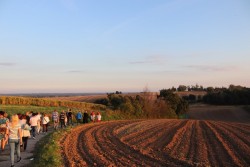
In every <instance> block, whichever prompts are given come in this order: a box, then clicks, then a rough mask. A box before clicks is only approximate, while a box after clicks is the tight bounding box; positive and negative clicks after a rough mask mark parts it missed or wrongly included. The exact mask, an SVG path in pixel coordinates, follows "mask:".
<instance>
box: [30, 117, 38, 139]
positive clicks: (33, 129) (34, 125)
mask: <svg viewBox="0 0 250 167" xmlns="http://www.w3.org/2000/svg"><path fill="white" fill-rule="evenodd" d="M39 119H40V118H39V117H38V116H37V113H33V114H32V117H31V118H30V126H31V132H32V138H33V139H36V128H37V122H38V121H39Z"/></svg>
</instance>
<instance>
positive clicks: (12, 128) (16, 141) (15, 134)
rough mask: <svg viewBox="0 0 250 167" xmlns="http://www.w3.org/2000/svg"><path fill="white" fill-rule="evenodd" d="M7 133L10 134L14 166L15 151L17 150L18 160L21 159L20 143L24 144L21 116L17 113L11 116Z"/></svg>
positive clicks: (11, 157)
mask: <svg viewBox="0 0 250 167" xmlns="http://www.w3.org/2000/svg"><path fill="white" fill-rule="evenodd" d="M7 134H9V145H10V159H11V166H12V167H13V166H14V159H15V157H14V153H15V150H16V152H17V162H20V161H21V159H22V158H21V154H20V145H22V133H21V125H20V124H19V118H18V116H17V115H16V114H15V115H13V116H12V117H11V122H10V124H9V126H8V130H7Z"/></svg>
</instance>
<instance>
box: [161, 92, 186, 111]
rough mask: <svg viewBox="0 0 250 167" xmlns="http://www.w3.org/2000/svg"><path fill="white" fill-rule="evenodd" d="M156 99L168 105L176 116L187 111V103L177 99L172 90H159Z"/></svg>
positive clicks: (179, 98)
mask: <svg viewBox="0 0 250 167" xmlns="http://www.w3.org/2000/svg"><path fill="white" fill-rule="evenodd" d="M158 98H160V99H163V100H164V101H165V102H166V103H167V104H169V105H170V107H171V108H172V109H173V110H174V111H175V113H176V114H177V115H182V114H185V113H186V112H187V111H188V101H187V100H185V99H183V98H181V97H179V96H178V95H177V94H175V93H174V92H173V90H172V89H162V90H160V95H159V96H158Z"/></svg>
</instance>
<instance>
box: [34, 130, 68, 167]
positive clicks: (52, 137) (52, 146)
mask: <svg viewBox="0 0 250 167" xmlns="http://www.w3.org/2000/svg"><path fill="white" fill-rule="evenodd" d="M70 129H71V128H66V129H63V130H58V131H54V132H52V133H50V134H48V135H47V136H45V137H43V138H42V139H41V140H40V141H39V142H38V143H37V144H36V148H35V150H36V152H34V160H33V161H32V163H31V164H30V165H29V166H30V167H44V166H46V167H61V166H63V159H62V156H61V150H60V141H61V139H62V138H63V136H64V135H65V134H66V133H67V132H69V131H70Z"/></svg>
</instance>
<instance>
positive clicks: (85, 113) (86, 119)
mask: <svg viewBox="0 0 250 167" xmlns="http://www.w3.org/2000/svg"><path fill="white" fill-rule="evenodd" d="M88 122H89V114H88V111H84V113H83V123H84V124H86V123H88Z"/></svg>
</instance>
